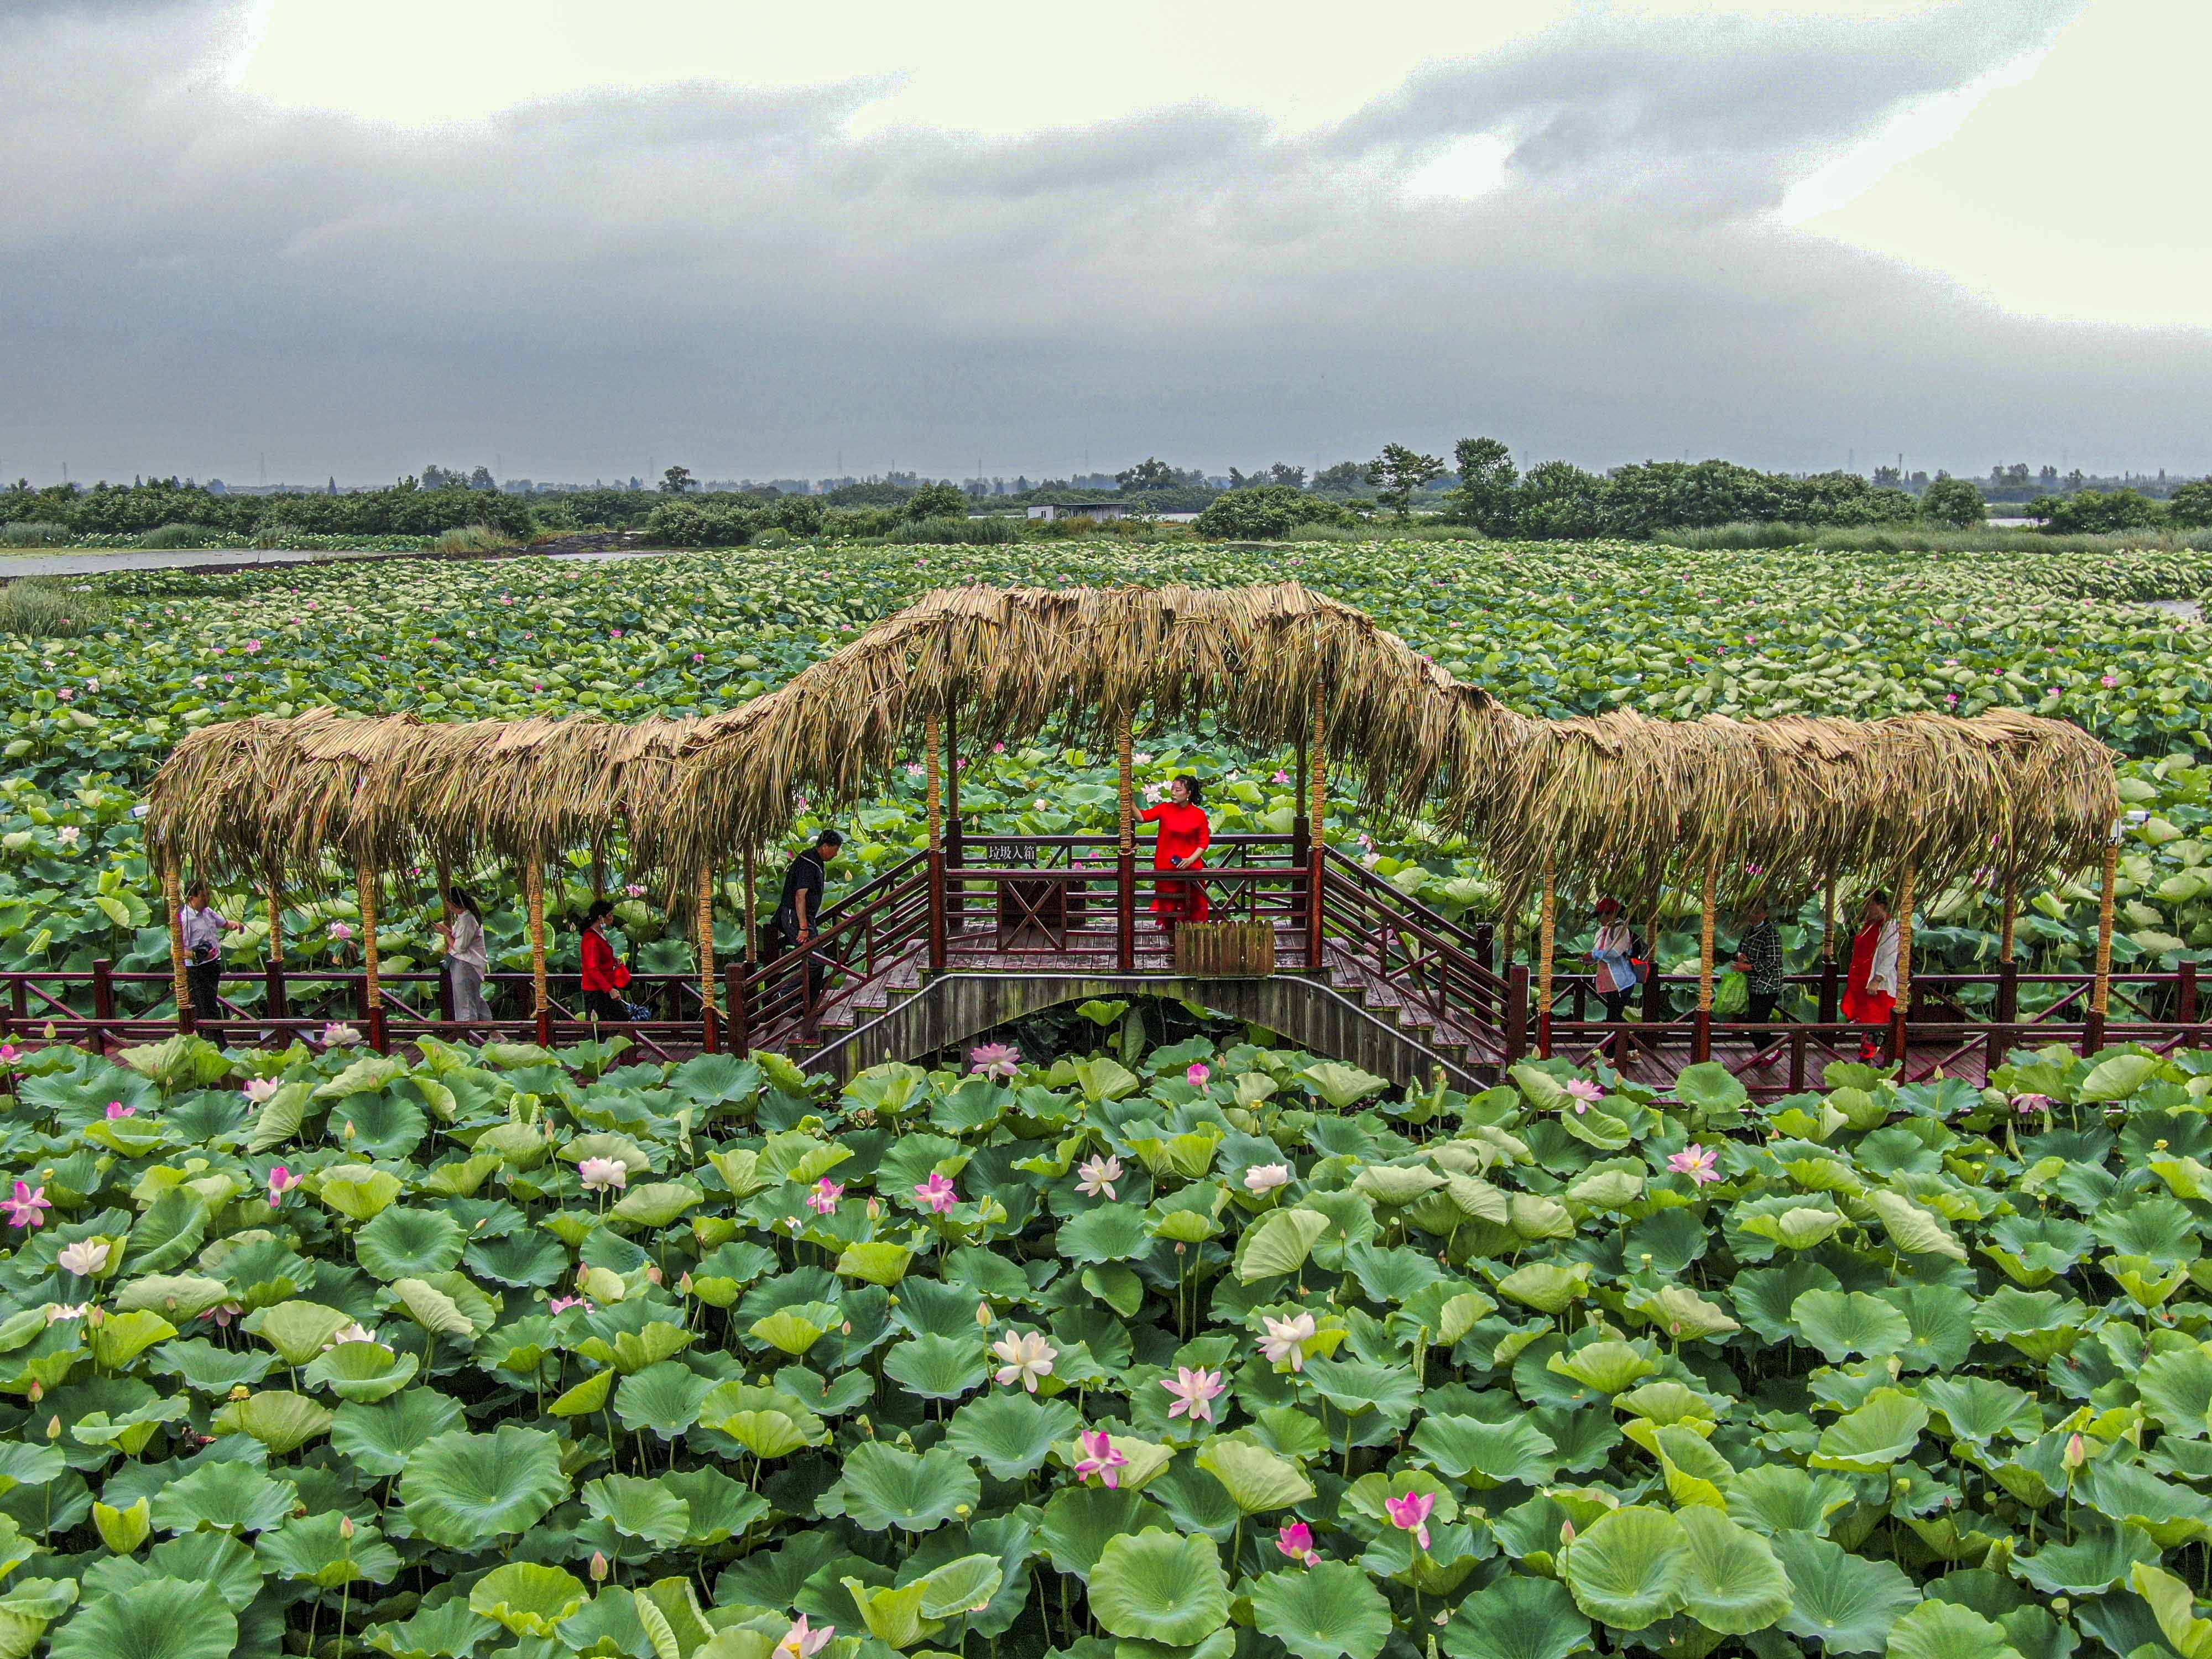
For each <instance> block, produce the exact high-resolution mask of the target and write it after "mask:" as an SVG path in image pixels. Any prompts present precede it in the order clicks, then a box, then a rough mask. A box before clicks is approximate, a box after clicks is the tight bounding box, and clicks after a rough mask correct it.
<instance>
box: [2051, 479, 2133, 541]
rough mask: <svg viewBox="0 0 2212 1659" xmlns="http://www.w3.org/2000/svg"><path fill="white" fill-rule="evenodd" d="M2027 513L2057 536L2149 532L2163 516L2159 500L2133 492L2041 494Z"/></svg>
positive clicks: (2113, 490) (2090, 491) (2116, 490)
mask: <svg viewBox="0 0 2212 1659" xmlns="http://www.w3.org/2000/svg"><path fill="white" fill-rule="evenodd" d="M2027 513H2028V516H2030V517H2031V518H2037V519H2040V520H2043V528H2044V530H2045V532H2047V533H2049V534H2051V535H2054V536H2061V535H2069V534H2077V533H2087V534H2099V533H2106V532H2112V531H2115V530H2147V529H2148V528H2149V527H2150V526H2153V525H2154V524H2156V523H2158V521H2159V520H2160V518H2162V517H2163V516H2164V515H2163V514H2162V513H2160V509H2159V504H2158V503H2157V502H2156V501H2153V500H2151V499H2150V497H2149V496H2148V495H2141V494H2138V493H2137V492H2136V491H2135V490H2132V489H2084V490H2081V491H2078V492H2077V493H2075V494H2074V495H2039V496H2037V497H2036V498H2035V499H2034V500H2033V501H2030V502H2029V503H2028V504H2027Z"/></svg>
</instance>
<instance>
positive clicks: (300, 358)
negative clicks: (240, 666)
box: [0, 0, 2212, 483]
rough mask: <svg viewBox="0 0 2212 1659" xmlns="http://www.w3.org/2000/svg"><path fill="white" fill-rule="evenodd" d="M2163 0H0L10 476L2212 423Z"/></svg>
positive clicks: (1, 279) (2180, 20)
mask: <svg viewBox="0 0 2212 1659" xmlns="http://www.w3.org/2000/svg"><path fill="white" fill-rule="evenodd" d="M2208 61H2212V4H2208V3H2206V0H1948V3H1937V4H1928V3H1918V0H1818V3H1802V4H1791V3H1774V0H1768V3H1764V4H1757V5H1749V4H1747V5H1741V6H1735V7H1729V6H1723V5H1717V4H1711V3H1689V0H1613V3H1599V0H1510V3H1509V0H1404V3H1401V4H1399V5H1397V6H1394V7H1391V8H1389V9H1385V10H1379V11H1378V10H1376V9H1371V8H1369V9H1361V8H1347V7H1346V6H1344V5H1341V4H1321V3H1308V0H1266V3H1261V0H1228V3H1222V0H1212V3H1202V4H1200V5H1197V6H1193V5H1190V4H1188V0H1183V3H1169V0H1117V3H1115V4H1111V5H1096V4H1088V3H1063V4H1059V5H1054V6H1038V5H1036V4H1035V3H1033V0H1021V3H1016V0H989V3H959V0H940V3H938V4H935V5H929V6H917V5H915V4H913V3H912V0H842V3H839V4H836V5H814V6H802V7H793V6H789V5H763V4H756V3H751V0H623V3H619V4H617V3H613V0H460V3H458V4H456V3H454V0H0V163H4V172H3V173H0V179H4V181H5V182H4V185H0V474H4V475H5V476H7V477H14V476H15V475H16V474H18V473H27V474H29V475H30V476H32V477H34V478H38V479H40V480H46V479H52V478H55V477H59V475H60V472H61V469H62V466H63V464H64V462H66V463H67V464H68V465H69V468H70V476H71V477H74V478H77V479H80V480H88V479H91V478H94V477H129V476H130V475H131V474H133V473H137V472H154V471H161V472H163V473H167V472H168V471H179V472H186V473H191V474H194V475H197V477H201V478H206V477H210V476H222V477H226V478H228V479H230V480H231V481H233V482H252V480H253V479H254V478H255V477H257V476H258V475H259V470H260V468H261V466H262V465H263V462H262V459H261V458H262V457H263V456H264V454H265V456H266V466H267V476H268V477H270V478H272V479H274V478H277V477H283V478H289V479H295V480H300V479H320V478H322V477H325V476H328V475H331V474H333V473H334V474H336V475H337V477H339V478H340V479H341V480H342V481H345V482H349V483H350V482H361V483H366V482H371V481H374V480H378V479H383V478H388V477H393V476H396V475H398V474H399V473H402V472H412V471H416V470H418V469H419V468H420V467H421V466H422V465H424V464H425V463H428V462H431V461H437V462H440V463H441V464H444V465H475V464H477V463H478V462H483V463H486V464H492V463H494V462H495V461H496V464H497V465H498V466H499V467H500V469H501V472H502V475H503V476H509V477H514V476H526V477H537V478H557V479H579V478H581V479H590V478H592V477H616V476H621V475H627V474H629V473H638V474H641V475H642V474H645V473H647V471H648V469H649V468H650V467H652V466H654V465H658V466H664V467H665V466H666V465H669V464H670V463H671V462H677V461H680V462H683V463H684V464H685V465H689V466H690V467H691V468H692V470H693V471H695V472H696V473H698V474H700V475H701V476H702V477H705V476H711V477H739V476H750V477H772V476H779V475H793V476H805V477H821V476H823V475H825V474H829V473H830V472H832V471H837V470H840V462H841V459H842V471H845V472H848V473H867V472H874V471H884V470H888V469H890V468H893V467H896V468H900V469H918V470H921V471H926V472H928V473H931V474H934V475H951V476H958V477H965V476H968V475H970V474H972V473H974V472H975V470H976V468H977V465H978V464H979V462H980V464H981V468H982V470H983V471H985V472H986V473H987V474H1003V475H1006V476H1009V477H1011V476H1012V475H1013V474H1015V473H1017V472H1027V473H1029V474H1030V476H1031V477H1037V476H1040V475H1042V474H1046V473H1063V472H1066V471H1070V470H1081V469H1084V468H1086V467H1088V468H1093V469H1097V470H1102V471H1111V470H1114V469H1115V468H1118V467H1121V466H1124V465H1128V464H1129V463H1130V462H1131V461H1133V460H1136V459H1141V458H1142V457H1143V456H1145V455H1146V454H1148V453H1158V455H1160V456H1162V457H1163V458H1164V459H1170V460H1172V461H1174V462H1176V463H1177V464H1180V465H1204V466H1206V467H1207V468H1209V469H1212V470H1219V469H1225V468H1226V467H1228V466H1230V465H1238V466H1243V467H1246V468H1250V467H1254V466H1257V465H1264V464H1266V463H1267V462H1270V461H1274V460H1288V461H1292V462H1296V463H1298V464H1302V465H1309V466H1310V465H1314V464H1315V463H1316V462H1322V463H1327V462H1330V461H1334V460H1338V459H1344V458H1346V457H1352V456H1357V457H1360V458H1363V459H1364V457H1366V456H1369V455H1370V454H1372V453H1374V452H1375V451H1376V448H1378V447H1380V445H1381V444H1382V443H1383V442H1384V441H1387V440H1394V439H1395V440H1399V441H1406V442H1410V443H1413V444H1417V445H1419V446H1420V447H1425V448H1428V449H1431V450H1434V451H1437V452H1438V453H1448V452H1449V446H1450V444H1451V442H1452V441H1453V440H1454V439H1455V438H1457V437H1460V436H1462V435H1469V434H1473V433H1477V432H1484V433H1489V434H1492V435H1496V436H1498V437H1501V438H1504V440H1506V441H1508V442H1509V443H1510V445H1512V447H1514V449H1515V451H1516V453H1517V454H1518V455H1519V456H1520V457H1521V458H1522V459H1523V460H1524V461H1533V460H1539V459H1548V458H1552V457H1558V456H1564V457H1566V458H1568V459H1575V460H1578V461H1581V462H1583V463H1584V464H1586V465H1607V464H1612V463H1617V462H1620V461H1623V460H1628V459H1643V458H1645V457H1650V456H1661V457H1675V456H1681V455H1688V456H1690V457H1692V458H1693V459H1694V458H1699V457H1702V456H1705V455H1712V454H1718V455H1725V456H1729V457H1730V458H1733V459H1741V460H1745V461H1748V462H1752V463H1754V464H1757V465H1765V466H1772V467H1781V468H1789V469H1792V470H1801V469H1809V468H1819V467H1826V466H1839V465H1844V464H1845V463H1846V462H1847V461H1848V460H1850V459H1854V458H1855V459H1856V460H1857V465H1859V467H1860V468H1861V469H1862V470H1865V469H1868V468H1869V467H1871V466H1872V465H1874V464H1875V462H1876V461H1877V460H1893V459H1895V457H1896V455H1897V454H1898V453H1899V452H1902V453H1904V455H1905V461H1906V465H1907V466H1908V467H1927V468H1931V469H1932V468H1934V467H1936V466H1948V467H1949V468H1951V469H1953V470H1954V471H1971V472H1983V471H1987V469H1988V468H1989V466H1990V465H1991V464H1992V463H1995V462H1998V461H2006V462H2009V461H2013V460H2027V461H2029V462H2031V463H2033V464H2039V463H2041V462H2044V461H2045V460H2048V461H2050V462H2051V463H2052V464H2053V465H2059V464H2062V462H2063V463H2064V464H2067V465H2080V466H2083V467H2087V468H2089V469H2091V470H2098V469H2113V468H2118V467H2120V466H2123V465H2131V466H2136V467H2146V468H2157V467H2160V466H2165V467H2168V468H2172V469H2174V470H2176V471H2191V472H2202V471H2212V422H2208V421H2207V420H2206V417H2205V415H2206V392H2207V388H2208V387H2212V216H2207V215H2206V214H2205V213H2204V212H2203V201H2202V194H2203V98H2202V84H2201V80H2200V79H2199V77H2200V76H2201V74H2202V66H2203V64H2205V63H2206V62H2208Z"/></svg>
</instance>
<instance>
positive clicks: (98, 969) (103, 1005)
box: [92, 957, 115, 1052]
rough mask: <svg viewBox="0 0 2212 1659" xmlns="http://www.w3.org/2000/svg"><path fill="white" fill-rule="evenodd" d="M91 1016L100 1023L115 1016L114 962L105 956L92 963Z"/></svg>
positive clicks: (103, 1034)
mask: <svg viewBox="0 0 2212 1659" xmlns="http://www.w3.org/2000/svg"><path fill="white" fill-rule="evenodd" d="M92 1017H93V1018H94V1019H96V1020H99V1021H100V1022H101V1023H102V1024H105V1023H106V1022H107V1021H108V1020H111V1019H113V1018H115V964H114V963H112V962H110V961H109V960H108V959H107V958H106V957H100V959H99V960H98V961H96V962H94V963H93V964H92ZM101 1035H102V1036H105V1033H102V1034H101ZM102 1051H103V1052H105V1048H104V1045H103V1049H102Z"/></svg>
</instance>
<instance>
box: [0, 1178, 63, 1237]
mask: <svg viewBox="0 0 2212 1659" xmlns="http://www.w3.org/2000/svg"><path fill="white" fill-rule="evenodd" d="M53 1207H54V1206H52V1204H51V1203H49V1202H48V1201H47V1200H46V1188H44V1187H33V1185H31V1183H30V1182H27V1181H19V1182H16V1183H15V1196H14V1197H13V1198H0V1210H5V1211H7V1212H8V1225H9V1226H11V1227H28V1228H31V1229H33V1231H35V1230H37V1229H38V1228H40V1227H43V1226H45V1225H46V1217H45V1216H44V1215H42V1214H40V1212H41V1211H44V1210H51V1209H52V1208H53Z"/></svg>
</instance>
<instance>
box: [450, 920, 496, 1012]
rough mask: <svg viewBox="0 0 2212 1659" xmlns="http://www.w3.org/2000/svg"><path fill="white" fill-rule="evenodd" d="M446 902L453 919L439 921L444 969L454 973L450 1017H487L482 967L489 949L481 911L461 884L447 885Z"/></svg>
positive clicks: (487, 956)
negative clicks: (442, 936)
mask: <svg viewBox="0 0 2212 1659" xmlns="http://www.w3.org/2000/svg"><path fill="white" fill-rule="evenodd" d="M446 902H447V904H448V905H450V906H451V907H452V912H453V920H452V921H441V922H440V923H439V924H438V931H439V932H440V933H442V934H444V935H445V939H446V969H447V972H449V973H450V974H452V975H453V1018H456V1019H464V1020H488V1019H489V1018H491V1009H490V1007H489V1005H487V1004H486V1003H485V1001H484V994H483V977H484V970H485V969H487V968H489V966H490V965H491V952H490V951H489V948H488V947H487V946H486V945H485V944H484V930H483V912H482V911H480V910H478V909H477V902H476V900H475V899H473V898H471V896H469V892H468V890H467V889H466V888H463V887H448V888H447V890H446Z"/></svg>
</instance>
